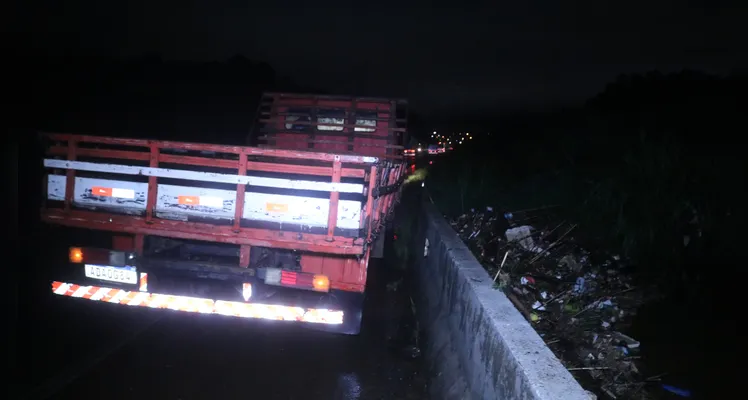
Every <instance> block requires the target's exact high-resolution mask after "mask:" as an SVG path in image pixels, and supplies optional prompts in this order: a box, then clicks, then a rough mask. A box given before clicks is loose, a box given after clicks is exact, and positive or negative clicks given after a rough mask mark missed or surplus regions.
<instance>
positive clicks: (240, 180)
mask: <svg viewBox="0 0 748 400" xmlns="http://www.w3.org/2000/svg"><path fill="white" fill-rule="evenodd" d="M404 105H405V103H404V102H403V101H397V100H389V99H363V98H351V97H330V96H314V95H289V94H277V93H272V94H266V95H263V99H262V103H261V106H260V110H259V112H258V123H257V125H256V129H255V132H254V133H253V134H252V135H251V137H250V142H254V143H253V144H257V145H258V146H255V147H249V146H225V145H211V144H200V143H185V142H170V141H158V140H142V139H123V138H113V137H99V136H85V135H69V134H43V136H44V138H46V139H47V140H48V142H49V147H48V148H47V156H46V158H45V160H44V165H45V167H46V168H47V174H46V175H45V188H46V193H45V194H46V196H45V197H46V201H45V204H44V206H43V207H42V210H41V217H42V219H43V220H44V221H45V222H47V223H50V224H56V225H62V226H67V227H73V228H83V229H87V230H91V229H93V230H98V231H102V232H107V233H108V234H111V236H112V245H111V247H110V248H105V249H102V248H90V247H87V244H86V243H75V245H74V246H73V247H71V250H70V261H71V266H70V267H69V268H66V269H65V270H62V271H61V272H60V277H54V279H55V281H53V284H52V290H53V292H54V293H56V294H61V295H66V296H71V297H80V298H85V299H89V300H99V301H105V302H110V303H117V304H127V305H140V306H150V307H158V308H171V309H175V310H181V311H192V312H204V313H219V314H227V315H234V316H240V317H256V318H265V319H281V320H294V321H302V322H307V323H314V324H315V326H319V327H323V328H324V329H328V330H331V331H337V332H342V333H352V334H355V333H358V330H359V326H360V323H361V310H360V307H361V303H362V300H363V293H364V292H365V289H366V280H367V270H368V266H369V259H370V258H372V257H381V256H382V243H383V237H384V235H383V227H384V222H385V220H386V219H387V217H388V215H390V213H391V211H392V208H393V206H394V204H395V203H396V201H397V199H398V196H399V186H400V184H401V182H402V181H403V178H404V175H405V174H406V169H405V165H404V163H403V160H402V146H401V144H402V141H403V138H404V135H405V134H406V133H405V129H404V123H405V119H404V118H402V117H398V116H400V115H401V114H402V112H401V111H400V110H401V109H402V108H403V106H404ZM258 294H261V296H258ZM258 297H259V299H258Z"/></svg>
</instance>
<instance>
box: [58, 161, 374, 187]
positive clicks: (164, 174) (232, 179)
mask: <svg viewBox="0 0 748 400" xmlns="http://www.w3.org/2000/svg"><path fill="white" fill-rule="evenodd" d="M44 166H45V167H47V168H60V169H75V170H80V171H92V172H109V173H114V174H125V175H144V176H157V177H161V178H173V179H185V180H192V181H203V182H216V183H230V184H245V185H252V186H267V187H274V188H281V189H297V190H317V191H322V192H345V193H363V192H364V185H362V184H357V183H332V182H313V181H299V180H294V179H280V178H262V177H256V176H242V175H229V174H218V173H213V172H200V171H186V170H182V169H169V168H151V167H138V166H132V165H118V164H100V163H92V162H87V161H68V160H54V159H45V160H44Z"/></svg>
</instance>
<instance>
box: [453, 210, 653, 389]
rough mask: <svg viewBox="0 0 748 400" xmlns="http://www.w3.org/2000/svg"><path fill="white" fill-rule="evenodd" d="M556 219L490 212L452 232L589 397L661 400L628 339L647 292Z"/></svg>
mask: <svg viewBox="0 0 748 400" xmlns="http://www.w3.org/2000/svg"><path fill="white" fill-rule="evenodd" d="M554 219H555V218H554V216H553V209H551V208H544V209H535V210H527V211H523V212H512V213H505V214H504V215H500V214H497V213H494V212H493V210H492V209H491V208H490V207H489V208H487V209H486V211H483V212H481V211H475V210H472V211H471V212H470V213H468V214H465V215H462V216H460V217H459V218H457V219H453V220H451V224H452V226H453V228H454V229H455V230H456V231H457V232H458V234H459V235H460V237H461V238H462V240H463V241H464V242H465V243H466V244H467V245H468V246H469V247H470V248H471V250H472V251H473V253H474V254H475V256H476V258H477V259H478V260H479V261H480V262H481V264H483V266H484V268H486V270H487V271H488V273H489V274H490V275H491V277H492V278H494V282H495V285H496V287H497V288H499V289H501V290H503V291H504V292H505V293H506V295H507V297H508V298H509V299H510V300H511V301H512V303H514V305H515V306H516V307H517V309H518V310H519V311H520V312H521V313H522V314H523V315H524V316H525V318H527V320H528V321H530V323H531V324H532V326H533V327H534V328H535V330H536V331H537V332H538V333H539V334H540V336H541V337H543V339H544V340H545V342H546V344H548V346H549V347H550V348H551V349H552V350H553V352H554V353H555V354H556V356H557V357H558V358H559V359H560V360H561V362H562V363H563V364H564V365H565V366H566V367H567V368H568V369H569V371H571V373H572V374H573V375H574V376H575V377H576V378H577V380H578V381H579V382H580V383H581V384H582V385H583V386H584V387H585V388H586V389H588V390H590V391H592V392H595V393H596V394H597V395H598V396H600V398H611V399H627V398H636V399H653V398H657V396H655V393H658V392H659V391H660V390H661V389H660V388H656V387H654V385H653V384H656V381H657V380H658V378H657V377H652V378H647V377H646V376H644V375H643V373H642V371H641V368H642V365H641V357H640V355H639V349H640V343H639V342H638V341H637V340H636V339H635V338H632V337H629V336H627V335H625V334H624V333H622V332H625V331H626V330H627V328H629V326H630V325H629V324H630V322H631V320H632V317H633V315H635V313H636V310H637V308H638V307H639V306H641V305H642V304H644V302H645V301H647V298H646V297H645V295H644V293H645V291H644V290H641V289H638V288H637V287H635V286H634V285H633V282H632V277H631V274H629V273H628V268H627V266H626V264H625V262H624V261H623V260H621V258H620V257H618V256H616V255H610V254H605V253H591V252H590V251H588V250H586V249H585V248H583V247H582V246H580V245H579V244H578V243H577V242H576V240H575V237H574V233H575V229H576V228H577V226H576V225H573V224H569V223H566V222H558V221H555V222H552V221H553V220H554ZM527 221H530V222H531V223H527ZM541 224H542V225H541Z"/></svg>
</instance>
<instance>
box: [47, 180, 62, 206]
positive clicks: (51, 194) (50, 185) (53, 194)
mask: <svg viewBox="0 0 748 400" xmlns="http://www.w3.org/2000/svg"><path fill="white" fill-rule="evenodd" d="M65 186H66V183H65V175H48V176H47V199H49V200H59V201H65Z"/></svg>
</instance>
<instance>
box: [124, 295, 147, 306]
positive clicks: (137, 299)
mask: <svg viewBox="0 0 748 400" xmlns="http://www.w3.org/2000/svg"><path fill="white" fill-rule="evenodd" d="M148 296H149V294H148V293H143V292H138V294H136V295H135V297H133V298H132V301H130V302H129V303H127V304H128V305H131V306H139V305H140V303H142V302H144V301H145V300H147V299H148Z"/></svg>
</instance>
